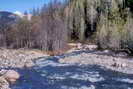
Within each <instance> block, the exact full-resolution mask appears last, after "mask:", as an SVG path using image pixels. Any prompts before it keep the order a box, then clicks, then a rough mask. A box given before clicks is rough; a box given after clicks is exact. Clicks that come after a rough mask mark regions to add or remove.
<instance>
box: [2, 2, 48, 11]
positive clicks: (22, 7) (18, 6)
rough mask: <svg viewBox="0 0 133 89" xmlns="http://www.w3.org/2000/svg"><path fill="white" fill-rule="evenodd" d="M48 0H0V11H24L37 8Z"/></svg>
mask: <svg viewBox="0 0 133 89" xmlns="http://www.w3.org/2000/svg"><path fill="white" fill-rule="evenodd" d="M49 1H50V0H0V11H10V12H16V11H19V12H25V11H30V10H32V9H33V8H38V7H41V6H42V5H44V3H48V2H49Z"/></svg>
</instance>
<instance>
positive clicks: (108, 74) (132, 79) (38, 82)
mask: <svg viewBox="0 0 133 89" xmlns="http://www.w3.org/2000/svg"><path fill="white" fill-rule="evenodd" d="M45 59H47V60H45ZM35 63H36V66H34V67H33V68H30V69H19V70H18V71H19V72H20V73H21V75H22V76H21V78H20V79H19V81H18V82H17V83H16V84H15V85H12V86H11V88H12V89H133V75H129V74H123V73H120V72H115V71H112V70H108V69H105V68H102V67H100V66H97V65H78V64H61V63H59V62H58V59H57V58H56V57H48V58H40V59H39V60H37V61H35Z"/></svg>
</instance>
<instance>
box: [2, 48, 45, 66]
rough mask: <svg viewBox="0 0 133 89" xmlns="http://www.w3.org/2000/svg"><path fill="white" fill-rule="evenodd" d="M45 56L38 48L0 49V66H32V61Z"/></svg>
mask: <svg viewBox="0 0 133 89" xmlns="http://www.w3.org/2000/svg"><path fill="white" fill-rule="evenodd" d="M43 56H46V54H44V53H43V52H41V51H39V50H24V49H18V50H13V49H0V68H23V67H32V66H34V63H33V61H34V60H35V59H37V58H39V57H43Z"/></svg>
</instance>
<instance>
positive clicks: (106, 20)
mask: <svg viewBox="0 0 133 89" xmlns="http://www.w3.org/2000/svg"><path fill="white" fill-rule="evenodd" d="M132 5H133V1H132V0H64V1H63V2H60V1H58V0H52V1H51V2H50V3H49V4H47V5H44V6H43V7H42V8H40V9H33V11H32V15H33V16H32V18H31V20H30V21H29V20H27V19H26V18H23V19H21V20H20V21H19V22H18V23H17V24H14V25H12V26H10V27H8V28H6V29H8V30H1V32H0V34H1V35H0V46H1V47H3V46H4V47H8V48H39V49H42V50H45V51H56V50H62V49H66V48H67V43H68V42H82V43H90V42H91V43H95V44H97V45H98V46H99V48H100V49H111V50H128V52H129V53H132V52H133V39H132V37H133V27H132V26H133V16H132V15H133V14H132V13H133V11H132ZM4 29H5V28H4Z"/></svg>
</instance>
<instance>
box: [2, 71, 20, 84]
mask: <svg viewBox="0 0 133 89" xmlns="http://www.w3.org/2000/svg"><path fill="white" fill-rule="evenodd" d="M3 77H4V78H5V79H6V80H7V81H8V82H10V83H15V82H16V81H17V80H18V79H19V78H20V74H19V73H18V72H16V71H14V70H8V71H7V72H6V73H5V74H4V75H3Z"/></svg>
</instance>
